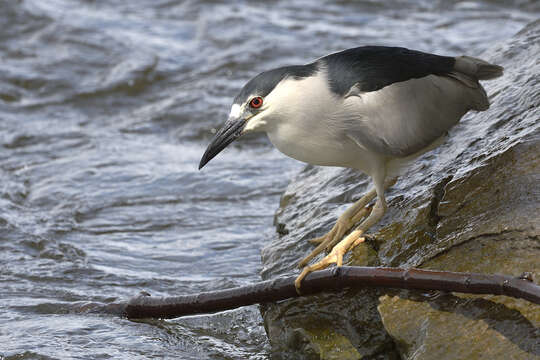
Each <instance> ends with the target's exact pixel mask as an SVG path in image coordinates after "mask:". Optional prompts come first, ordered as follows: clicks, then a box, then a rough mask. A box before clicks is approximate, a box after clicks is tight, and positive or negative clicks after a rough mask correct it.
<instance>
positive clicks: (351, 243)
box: [294, 229, 365, 294]
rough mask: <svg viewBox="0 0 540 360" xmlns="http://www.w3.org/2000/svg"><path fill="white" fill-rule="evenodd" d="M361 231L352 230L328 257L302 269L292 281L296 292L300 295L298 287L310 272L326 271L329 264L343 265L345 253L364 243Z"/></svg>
mask: <svg viewBox="0 0 540 360" xmlns="http://www.w3.org/2000/svg"><path fill="white" fill-rule="evenodd" d="M362 234H363V231H362V230H358V229H357V230H354V231H353V232H351V233H350V234H349V235H347V237H346V238H345V239H343V240H341V241H340V242H339V243H338V244H337V245H336V246H334V248H333V249H332V251H330V253H329V254H328V255H326V256H325V257H324V258H323V259H322V260H321V261H319V262H317V263H315V264H313V265H309V266H306V267H304V269H303V270H302V273H301V274H300V275H299V276H298V277H297V278H296V280H295V281H294V286H295V287H296V292H297V293H298V294H300V286H301V284H302V280H303V279H304V278H305V277H306V276H307V275H308V274H309V273H311V272H313V271H316V270H322V269H326V268H327V267H328V266H330V265H331V264H336V265H337V266H341V265H342V264H343V256H344V255H345V254H346V253H347V251H349V250H352V249H353V248H354V247H355V246H356V245H358V244H360V243H362V242H364V240H365V237H364V236H363V235H362Z"/></svg>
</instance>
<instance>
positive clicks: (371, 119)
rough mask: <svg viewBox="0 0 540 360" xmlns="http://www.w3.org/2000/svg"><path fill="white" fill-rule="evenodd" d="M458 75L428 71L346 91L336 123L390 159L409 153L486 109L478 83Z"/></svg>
mask: <svg viewBox="0 0 540 360" xmlns="http://www.w3.org/2000/svg"><path fill="white" fill-rule="evenodd" d="M459 77H463V75H462V74H455V75H454V76H439V75H428V76H425V77H422V78H419V79H410V80H407V81H403V82H397V83H394V84H391V85H389V86H386V87H384V88H382V89H380V90H378V91H370V92H362V91H356V92H355V91H352V92H349V94H350V95H351V96H349V97H346V98H345V99H344V105H345V110H344V111H343V112H341V113H340V114H336V116H337V117H339V118H340V119H339V121H336V123H341V124H342V125H343V126H344V128H343V131H345V132H346V135H347V136H348V137H349V138H351V139H353V140H354V141H355V142H356V143H357V144H359V145H360V146H363V147H365V148H367V149H369V150H371V151H374V152H377V153H380V154H383V155H387V156H392V157H406V156H409V155H412V154H414V153H416V152H418V151H420V150H422V149H423V148H426V147H428V146H429V145H430V144H431V143H433V142H434V141H435V140H437V139H438V138H440V137H441V136H443V135H444V134H445V133H446V132H447V131H448V130H449V129H450V128H451V127H452V126H454V125H455V124H456V123H457V122H458V121H459V120H460V119H461V117H462V116H463V115H464V114H465V113H466V112H467V111H469V110H471V109H478V110H485V109H486V108H487V107H489V103H488V100H487V96H486V93H485V91H484V89H483V88H482V86H481V85H480V84H479V83H478V82H477V81H474V80H473V79H459ZM473 83H476V84H477V86H474V87H473V86H471V84H473ZM336 120H337V119H336Z"/></svg>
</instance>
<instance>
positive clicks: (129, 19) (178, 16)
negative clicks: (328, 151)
mask: <svg viewBox="0 0 540 360" xmlns="http://www.w3.org/2000/svg"><path fill="white" fill-rule="evenodd" d="M538 4H539V3H538V2H537V1H532V0H531V1H505V0H493V1H463V2H460V1H448V0H439V1H431V0H425V1H404V0H396V1H385V2H383V1H373V0H372V1H367V0H363V1H356V2H353V1H338V2H322V1H321V2H314V1H300V0H298V1H264V2H248V1H217V0H207V1H179V0H159V1H156V0H139V1H89V0H86V1H84V0H47V1H43V0H0V26H1V30H0V59H1V61H0V179H1V182H0V359H36V358H37V359H66V358H81V359H89V358H92V359H102V358H103V359H105V358H115V359H119V358H126V359H127V358H129V359H131V358H148V357H158V358H184V359H206V358H210V359H245V358H250V359H267V358H269V357H270V356H271V352H270V346H269V344H268V341H267V339H266V336H265V332H264V328H263V326H262V319H261V317H260V315H259V312H258V308H257V307H256V306H251V307H246V308H242V309H237V310H234V311H228V312H224V313H219V314H213V315H201V316H192V317H186V318H180V319H175V320H167V321H157V320H156V321H144V322H133V321H129V320H127V319H123V318H119V317H117V316H113V315H108V314H102V313H101V314H100V313H96V312H92V311H84V308H85V307H84V305H85V304H89V303H102V304H108V303H112V302H116V301H123V300H126V299H128V298H130V297H131V296H133V295H136V294H137V293H138V292H139V291H141V290H145V291H148V292H150V293H151V294H152V295H155V296H160V295H163V296H166V295H178V294H185V293H196V292H200V291H207V290H213V289H224V288H229V287H234V286H239V285H245V284H249V283H252V282H255V281H258V280H260V276H259V272H260V270H261V265H260V249H261V248H262V247H263V245H264V244H265V242H266V241H268V239H270V238H271V237H272V236H273V235H274V232H275V230H274V227H273V225H272V221H273V214H274V211H275V209H276V208H277V206H278V201H279V196H280V194H281V193H282V192H283V190H284V189H285V187H286V185H287V182H288V180H289V179H290V178H291V177H292V176H293V175H294V174H296V173H297V172H298V171H299V169H301V168H302V164H300V163H297V162H295V161H293V160H291V159H288V158H286V157H285V156H283V155H281V154H279V153H278V152H277V151H276V150H275V149H273V148H272V147H271V145H270V144H269V143H268V141H267V140H266V138H265V137H262V136H250V137H246V138H245V139H242V140H240V141H238V142H236V143H234V144H233V145H231V148H230V149H227V150H226V151H225V152H224V153H223V154H220V155H219V156H218V157H217V158H216V159H215V160H213V161H212V162H211V163H210V164H208V165H207V166H206V167H205V168H204V170H203V171H201V172H199V171H198V170H197V165H198V161H199V159H200V157H201V155H202V153H203V151H204V149H205V147H206V145H207V143H208V141H209V139H210V138H211V136H212V134H213V133H215V131H216V129H217V128H218V127H219V125H220V124H221V123H222V122H223V121H224V120H225V118H226V116H227V114H228V111H229V109H228V108H229V106H230V103H231V101H232V98H233V97H234V95H235V94H236V92H237V91H238V90H239V89H240V87H241V86H242V85H243V83H244V82H245V81H246V80H248V79H249V78H250V77H251V76H253V75H255V74H256V73H258V72H260V71H262V70H265V69H268V68H272V67H275V66H279V65H286V64H294V63H305V62H308V61H310V60H312V59H314V58H316V57H319V56H321V55H324V54H326V53H328V52H332V51H336V50H340V49H343V48H347V47H352V46H360V45H365V44H382V45H399V46H405V47H411V48H415V49H419V50H424V51H430V52H437V53H441V54H462V53H467V54H469V55H473V56H474V55H479V54H480V53H481V52H482V51H483V50H485V49H487V48H488V47H491V46H493V45H494V44H495V43H496V42H497V41H499V40H500V39H504V38H507V37H510V36H512V35H513V34H514V33H515V32H517V31H519V30H520V29H521V28H522V27H523V26H524V25H525V24H527V23H528V22H530V21H532V20H534V19H536V18H538V17H539V15H540V6H539V5H538ZM300 257H301V254H299V259H300Z"/></svg>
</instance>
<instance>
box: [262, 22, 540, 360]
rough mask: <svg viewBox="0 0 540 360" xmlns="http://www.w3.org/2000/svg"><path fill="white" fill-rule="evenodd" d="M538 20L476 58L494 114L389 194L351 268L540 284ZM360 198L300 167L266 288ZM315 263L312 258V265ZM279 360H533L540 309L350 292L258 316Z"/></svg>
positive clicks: (328, 173)
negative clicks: (499, 72) (487, 77)
mask: <svg viewBox="0 0 540 360" xmlns="http://www.w3.org/2000/svg"><path fill="white" fill-rule="evenodd" d="M538 44H540V21H536V22H534V23H531V24H529V25H528V26H527V27H526V28H525V29H523V30H522V31H520V32H519V33H518V34H516V36H514V37H513V38H512V39H510V40H508V41H506V42H504V43H501V44H499V45H498V46H497V47H495V48H493V49H491V50H490V51H488V52H486V53H485V54H483V55H482V56H481V57H482V58H484V59H486V60H489V61H490V62H493V63H496V64H499V65H502V66H504V67H505V75H504V76H503V77H502V78H499V79H497V80H493V81H489V82H485V83H484V86H485V88H486V90H487V92H488V94H491V97H490V98H491V102H492V106H491V108H490V110H488V111H486V112H481V113H469V114H468V115H467V116H466V117H465V118H464V119H463V120H462V121H461V122H460V124H458V125H457V126H456V127H455V128H454V129H452V130H451V133H450V137H449V138H448V139H447V141H446V142H445V143H444V144H443V145H441V146H440V147H439V148H437V149H435V150H433V151H431V152H429V153H427V154H425V155H424V156H422V157H421V158H420V159H418V160H417V161H416V162H415V163H414V165H413V166H411V168H409V169H408V170H407V172H406V173H405V174H403V176H401V177H400V180H399V181H398V183H397V184H396V185H395V186H394V187H393V188H391V189H390V190H389V191H388V192H387V200H388V202H389V211H388V213H387V214H386V215H385V217H384V218H383V220H382V221H381V223H380V224H378V226H377V227H375V228H373V229H371V231H370V233H371V234H373V235H375V237H376V240H375V241H373V242H369V243H365V244H361V245H360V246H358V247H357V248H356V249H354V250H353V252H352V254H350V255H349V256H348V258H347V264H349V265H370V266H377V265H382V266H396V267H413V266H414V267H420V268H427V269H438V270H449V271H464V272H482V273H502V274H509V275H515V276H519V275H520V274H521V273H522V272H524V271H530V272H532V273H533V278H534V279H535V281H536V282H538V280H539V279H540V266H539V264H540V262H539V260H538V259H540V240H539V233H540V230H539V229H540V226H539V225H540V216H539V215H538V214H540V186H539V184H540V156H539V155H540V151H539V149H540V76H539V74H540V62H538V59H539V58H540V46H539V45H538ZM368 187H370V180H369V179H368V178H367V177H366V176H364V175H362V174H360V173H357V172H354V171H352V170H348V169H339V168H322V167H321V168H319V167H313V166H307V167H306V168H305V169H304V170H303V171H302V172H301V173H300V174H298V176H297V177H296V178H295V179H293V181H292V182H291V184H290V185H289V187H288V188H287V190H286V192H285V193H284V195H283V196H282V199H281V203H280V208H279V210H278V212H277V213H276V217H275V224H276V228H277V230H278V235H277V236H276V238H275V239H273V241H272V242H271V243H269V245H268V246H267V247H266V248H264V249H263V251H262V261H263V270H262V274H261V275H262V277H263V279H270V278H275V277H278V276H283V275H290V274H292V273H297V270H296V268H295V267H296V264H297V263H298V261H299V260H301V258H303V257H304V256H305V255H307V254H308V253H309V252H310V251H311V250H312V249H313V247H312V245H311V244H309V243H308V242H307V240H308V239H310V238H312V237H315V236H318V235H322V234H324V233H325V232H326V231H328V230H329V229H330V228H331V227H332V225H333V223H334V222H335V221H336V219H337V217H338V216H339V214H340V213H341V212H343V211H344V210H345V209H346V208H347V207H348V206H349V205H350V203H351V202H352V201H354V200H356V199H358V198H359V197H360V196H361V195H362V193H364V192H365V191H366V190H368ZM319 258H320V257H319ZM261 312H262V315H263V317H264V322H265V327H266V331H267V334H268V336H269V339H270V342H271V344H272V349H273V352H274V355H275V357H276V358H283V359H319V358H320V359H415V360H421V359H439V360H440V359H540V330H539V327H540V307H539V306H538V305H533V304H531V303H529V302H527V301H525V300H517V299H513V298H507V297H504V296H472V295H464V294H457V293H456V294H435V295H434V294H431V293H428V294H426V293H420V292H414V291H397V290H384V291H383V290H380V289H360V290H347V291H343V292H341V293H337V294H321V295H317V296H310V297H303V298H298V299H292V300H288V301H283V302H280V303H271V304H265V305H264V306H261Z"/></svg>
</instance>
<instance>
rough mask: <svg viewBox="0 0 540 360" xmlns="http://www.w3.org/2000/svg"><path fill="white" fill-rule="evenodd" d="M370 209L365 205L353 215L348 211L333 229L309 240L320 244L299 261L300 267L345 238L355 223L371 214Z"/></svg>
mask: <svg viewBox="0 0 540 360" xmlns="http://www.w3.org/2000/svg"><path fill="white" fill-rule="evenodd" d="M370 211H371V207H364V208H362V209H360V211H358V212H357V213H356V214H354V216H352V217H350V216H348V214H346V213H345V214H343V215H341V216H340V217H339V219H338V221H337V222H336V223H335V225H334V227H333V228H332V230H330V231H329V232H328V233H326V234H325V235H323V236H321V237H318V238H315V239H311V240H309V241H310V242H312V243H314V244H319V245H318V246H317V247H316V248H315V249H314V250H313V251H312V252H311V253H310V254H309V255H308V256H306V257H305V258H304V259H302V261H300V263H298V267H299V268H302V267H304V266H306V265H307V264H308V263H309V262H310V261H311V259H313V258H314V257H315V256H317V255H319V254H320V253H321V252H322V251H324V250H325V249H326V251H330V250H331V249H332V248H334V246H335V245H336V244H337V243H338V242H339V241H340V240H341V239H342V238H343V235H345V233H347V231H349V230H350V229H351V228H352V227H353V226H354V224H357V223H359V222H360V220H362V219H363V218H365V217H366V216H367V215H369V213H370Z"/></svg>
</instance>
